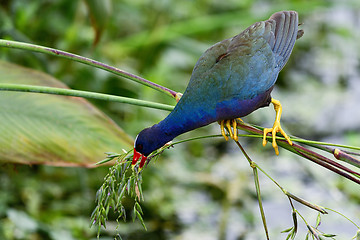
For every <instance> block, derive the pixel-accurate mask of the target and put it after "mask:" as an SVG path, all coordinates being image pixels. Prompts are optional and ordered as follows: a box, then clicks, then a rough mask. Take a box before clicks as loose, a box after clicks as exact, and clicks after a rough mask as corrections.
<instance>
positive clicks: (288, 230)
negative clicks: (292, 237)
mask: <svg viewBox="0 0 360 240" xmlns="http://www.w3.org/2000/svg"><path fill="white" fill-rule="evenodd" d="M292 229H293V227H290V228H288V229H285V230H283V231H281V233H287V232H290V231H291V230H292Z"/></svg>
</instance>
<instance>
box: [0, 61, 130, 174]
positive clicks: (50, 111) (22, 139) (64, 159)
mask: <svg viewBox="0 0 360 240" xmlns="http://www.w3.org/2000/svg"><path fill="white" fill-rule="evenodd" d="M0 82H1V83H18V84H30V85H41V86H49V87H61V88H66V86H65V85H64V84H63V83H61V82H59V81H57V80H56V79H54V78H53V77H51V76H49V75H47V74H44V73H41V72H38V71H34V70H31V69H27V68H24V67H20V66H17V65H14V64H10V63H7V62H2V61H0ZM132 143H133V141H132V139H131V138H130V137H129V136H128V135H127V134H126V133H125V132H124V131H123V130H122V129H120V128H119V127H118V126H117V125H116V124H115V123H114V122H113V121H112V120H111V119H110V118H108V117H107V116H106V115H105V114H103V113H102V112H101V111H99V110H98V109H97V108H95V107H94V106H93V105H91V104H90V103H89V102H88V101H86V100H84V99H82V98H77V97H65V96H56V95H47V94H38V93H23V92H6V91H0V162H11V163H23V164H49V165H57V166H87V167H91V166H94V165H93V164H94V163H96V162H98V161H99V160H101V159H103V158H105V154H104V152H119V151H121V149H122V148H125V149H128V148H129V147H131V145H132Z"/></svg>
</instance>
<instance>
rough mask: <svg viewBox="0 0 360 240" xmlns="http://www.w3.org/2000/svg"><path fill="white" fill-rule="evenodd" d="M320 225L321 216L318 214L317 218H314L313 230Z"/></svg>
mask: <svg viewBox="0 0 360 240" xmlns="http://www.w3.org/2000/svg"><path fill="white" fill-rule="evenodd" d="M320 224H321V215H320V213H318V215H317V218H316V225H315V228H318V227H319V226H320Z"/></svg>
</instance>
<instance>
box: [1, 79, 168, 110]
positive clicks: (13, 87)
mask: <svg viewBox="0 0 360 240" xmlns="http://www.w3.org/2000/svg"><path fill="white" fill-rule="evenodd" d="M1 90H2V91H16V92H32V93H46V94H55V95H64V96H73V97H83V98H93V99H99V100H105V101H113V102H120V103H127V104H132V105H137V106H142V107H150V108H155V109H161V110H167V111H171V110H172V109H173V108H174V107H173V106H170V105H166V104H161V103H154V102H149V101H144V100H138V99H133V98H127V97H120V96H114V95H109V94H103V93H94V92H87V91H80V90H73V89H66V88H54V87H43V86H32V85H22V84H7V83H0V91H1Z"/></svg>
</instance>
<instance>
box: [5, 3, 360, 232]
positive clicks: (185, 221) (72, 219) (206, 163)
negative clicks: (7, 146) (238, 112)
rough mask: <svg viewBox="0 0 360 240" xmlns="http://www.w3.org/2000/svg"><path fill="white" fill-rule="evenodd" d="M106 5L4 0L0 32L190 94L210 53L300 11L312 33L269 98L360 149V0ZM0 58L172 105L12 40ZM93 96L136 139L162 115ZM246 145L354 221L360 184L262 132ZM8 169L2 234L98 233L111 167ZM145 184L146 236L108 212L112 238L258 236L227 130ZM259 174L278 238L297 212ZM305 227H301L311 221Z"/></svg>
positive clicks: (261, 117) (290, 122) (242, 168)
mask: <svg viewBox="0 0 360 240" xmlns="http://www.w3.org/2000/svg"><path fill="white" fill-rule="evenodd" d="M101 2H102V3H103V4H104V5H101V7H100V8H99V7H96V4H98V3H95V2H94V1H85V0H84V1H80V0H79V1H73V0H62V1H52V0H47V1H35V0H32V1H23V0H5V1H2V2H1V4H0V37H1V38H5V39H12V40H17V41H24V42H31V43H35V44H39V45H44V46H49V47H53V48H59V49H62V50H65V51H68V52H73V53H76V54H80V55H83V56H86V57H91V58H93V59H96V60H99V61H102V62H106V63H108V64H110V65H114V66H116V67H119V68H121V69H124V70H126V71H129V72H131V73H134V74H137V75H140V76H142V77H145V78H147V79H149V80H151V81H154V82H156V83H159V84H161V85H164V86H167V87H169V88H171V89H173V90H176V91H180V92H182V91H184V89H185V87H186V85H187V82H188V80H189V78H190V74H191V70H192V68H193V66H194V65H195V62H196V60H197V59H198V57H199V56H200V55H201V53H202V52H203V51H204V50H205V49H206V48H208V47H209V46H211V45H212V44H214V43H215V42H218V41H220V40H222V39H225V38H229V37H231V36H233V35H235V34H238V33H239V32H240V31H241V30H243V29H245V28H246V27H247V26H248V25H250V24H251V23H253V22H255V21H258V20H264V19H267V18H268V17H269V16H270V15H271V14H272V13H273V12H276V11H279V10H285V9H288V10H296V11H298V12H299V15H300V21H302V22H304V25H303V29H304V30H305V35H304V37H303V38H302V39H300V40H299V41H298V42H297V43H296V45H295V49H294V52H293V54H292V57H291V59H290V61H289V63H288V64H287V66H286V67H285V69H284V70H283V71H282V73H281V74H280V77H279V80H278V83H277V87H276V89H275V91H274V93H273V94H274V96H275V95H276V96H278V97H277V98H279V99H280V100H282V103H283V106H284V116H283V120H284V121H283V126H284V127H287V128H288V129H289V130H290V133H291V134H294V135H300V136H302V137H305V138H310V139H319V140H327V141H340V142H341V143H344V144H350V145H360V140H359V139H360V136H359V129H360V123H359V121H358V119H360V116H359V115H360V113H359V111H356V109H358V106H357V102H358V100H359V99H358V97H357V96H360V87H359V85H360V84H359V82H360V77H359V76H360V68H359V66H360V64H359V59H360V43H359V42H358V41H356V39H360V38H359V37H360V30H359V28H358V24H359V23H360V20H359V12H358V10H356V9H359V7H360V6H359V1H357V0H346V1H341V2H340V1H335V0H334V1H331V0H324V1H308V0H290V1H283V0H257V1H256V0H246V1H238V0H229V1H213V0H201V1H191V0H185V1H175V0H153V1H150V0H148V1H142V0H122V1H115V0H114V1H110V0H107V1H101ZM0 58H1V59H3V60H6V61H10V62H14V63H17V64H19V65H23V66H27V67H31V68H34V69H38V70H41V71H44V72H47V73H49V74H50V75H53V76H55V77H56V78H57V79H59V80H61V81H63V82H64V83H66V84H67V85H68V86H69V87H71V88H73V89H80V90H88V91H95V92H104V93H110V94H116V95H121V96H127V97H133V98H140V99H146V100H151V101H156V102H164V103H168V104H175V102H174V101H173V100H170V98H168V97H167V96H164V95H161V94H160V93H157V92H156V91H154V90H152V89H148V88H145V87H143V86H141V85H137V84H134V83H132V82H129V81H128V80H124V79H120V78H118V77H115V76H113V75H111V74H109V73H106V72H104V71H101V70H97V69H94V68H91V67H89V66H84V65H81V64H78V63H74V62H71V61H66V60H60V59H56V58H54V57H50V56H45V55H40V54H35V53H31V52H24V51H18V50H14V49H0ZM320 90H321V91H320ZM92 102H93V103H94V104H95V105H96V106H98V107H99V108H100V109H101V110H102V111H104V112H105V113H106V114H108V115H109V116H110V117H111V118H112V119H113V120H114V121H115V122H117V123H118V124H119V126H121V127H122V128H123V129H124V130H125V131H126V132H127V133H128V134H129V135H131V136H136V134H137V133H138V132H139V131H140V130H141V129H143V128H144V127H148V126H150V125H152V124H154V123H156V122H158V121H160V120H161V119H162V118H163V117H165V115H166V114H167V113H166V112H162V111H158V110H153V109H143V108H139V107H134V106H129V105H122V104H118V103H111V102H100V101H92ZM309 102H310V103H309ZM355 103H356V104H355ZM339 111H341V112H340V113H338V112H339ZM356 119H357V120H356ZM245 120H246V121H251V122H253V123H258V124H265V125H270V124H272V120H273V113H272V110H270V109H267V110H261V111H257V112H256V113H254V114H251V115H250V116H249V117H247V118H245ZM214 132H216V133H218V127H217V126H215V125H214V126H210V127H206V128H202V129H199V130H196V131H194V132H191V133H188V134H186V135H184V136H183V137H190V136H199V135H204V134H208V133H214ZM288 132H289V131H288ZM240 141H241V142H242V143H243V144H244V146H245V148H246V149H247V151H248V153H249V154H250V156H252V157H254V160H256V161H257V162H258V163H259V164H260V165H263V166H264V167H263V168H265V169H266V170H267V171H269V172H270V173H271V174H272V175H274V176H276V177H275V178H277V179H278V180H279V181H280V183H281V182H283V183H286V184H287V185H286V188H287V189H289V190H294V191H296V193H298V194H300V195H302V196H303V197H305V198H309V200H311V201H314V202H316V203H318V204H320V205H326V206H329V207H333V208H335V209H336V210H339V211H342V212H344V213H345V215H347V216H348V217H350V218H355V219H359V218H360V217H359V216H360V212H359V209H358V203H359V202H360V198H359V195H356V194H355V195H354V194H353V193H354V191H355V190H354V188H357V189H358V186H354V185H352V184H349V183H348V182H346V180H343V179H339V178H338V177H337V176H334V175H333V174H329V172H327V171H325V170H323V169H320V168H319V167H316V168H315V167H314V165H312V164H310V163H307V162H305V163H304V162H303V160H301V159H300V160H299V158H297V157H294V156H292V155H291V154H288V153H286V152H285V151H281V152H280V157H279V158H275V157H274V155H273V151H272V149H271V148H270V147H268V148H266V149H263V148H262V147H261V143H260V141H257V140H253V139H240ZM0 147H1V146H0ZM267 150H268V151H267ZM120 151H121V149H119V152H120ZM104 156H105V155H104ZM99 160H100V159H99ZM0 172H1V173H0V186H1V188H0V189H1V191H0V238H1V239H94V238H96V229H89V225H90V222H89V219H90V215H91V211H92V209H93V208H94V199H95V193H96V190H97V189H98V188H99V187H100V185H101V184H102V181H103V177H104V176H105V175H106V173H107V168H106V167H99V168H96V169H80V168H55V167H45V166H18V165H16V166H14V165H2V166H1V170H0ZM324 179H326V181H324ZM143 180H144V183H143V191H144V198H145V202H144V203H143V204H142V207H143V210H144V220H145V222H146V225H147V227H148V231H147V232H145V231H144V230H143V229H142V227H141V224H140V223H138V222H135V223H131V222H128V223H124V224H122V225H120V228H119V229H117V230H116V229H115V227H116V225H117V224H116V222H111V221H110V222H109V223H108V224H107V229H106V230H104V232H103V233H102V235H101V239H112V237H113V236H114V235H115V234H116V232H117V231H118V232H120V233H121V236H122V238H123V239H202V238H203V239H218V238H219V239H263V237H264V233H263V229H262V226H261V223H260V218H259V214H258V209H257V203H256V196H255V195H254V194H255V192H254V184H253V180H252V175H251V170H250V169H249V167H248V164H247V162H246V160H245V159H244V158H243V157H242V155H241V154H240V152H239V151H238V150H236V149H235V148H234V145H233V144H231V143H225V142H224V140H223V139H218V140H199V141H194V142H191V143H188V144H180V145H178V146H177V147H176V149H173V150H170V151H167V152H166V153H165V154H164V155H163V156H162V157H161V158H160V159H159V160H158V161H157V162H153V163H151V164H150V166H149V167H147V169H145V171H144V174H143ZM260 181H261V184H262V191H263V193H262V194H263V196H264V198H265V201H264V204H265V212H266V214H267V217H268V222H269V227H270V236H272V237H274V238H276V239H279V238H280V235H279V234H280V231H281V230H283V229H285V228H287V227H288V226H289V225H291V212H290V210H289V209H290V208H289V207H288V205H287V204H288V203H287V202H286V199H284V197H283V196H282V195H281V194H280V192H279V193H278V192H276V191H275V190H274V189H276V188H275V187H274V186H272V184H271V183H270V182H268V181H267V180H266V179H265V178H264V179H260ZM338 186H339V189H340V190H341V191H340V190H338V188H337V187H338ZM274 194H275V196H274ZM125 205H127V206H128V209H127V210H128V211H130V210H131V209H132V202H131V201H130V200H129V201H128V202H125ZM298 208H299V209H300V211H304V212H305V215H307V216H309V217H312V216H315V217H313V219H314V221H315V219H316V213H312V212H311V211H309V212H306V211H307V209H303V208H302V207H301V206H298ZM129 214H130V212H129ZM328 218H329V220H328V222H326V221H327V220H326V217H324V219H323V226H324V228H326V227H327V226H328V227H329V228H330V229H333V230H334V231H332V232H336V233H339V234H344V236H345V237H344V238H349V237H352V236H353V235H354V234H355V232H356V229H354V228H353V227H352V226H349V225H346V223H343V222H344V221H343V219H340V220H339V218H337V217H336V216H331V217H328ZM112 219H116V217H115V216H113V218H112ZM129 219H130V218H129ZM300 230H301V229H300ZM302 231H303V233H304V236H305V233H306V229H302Z"/></svg>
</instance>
